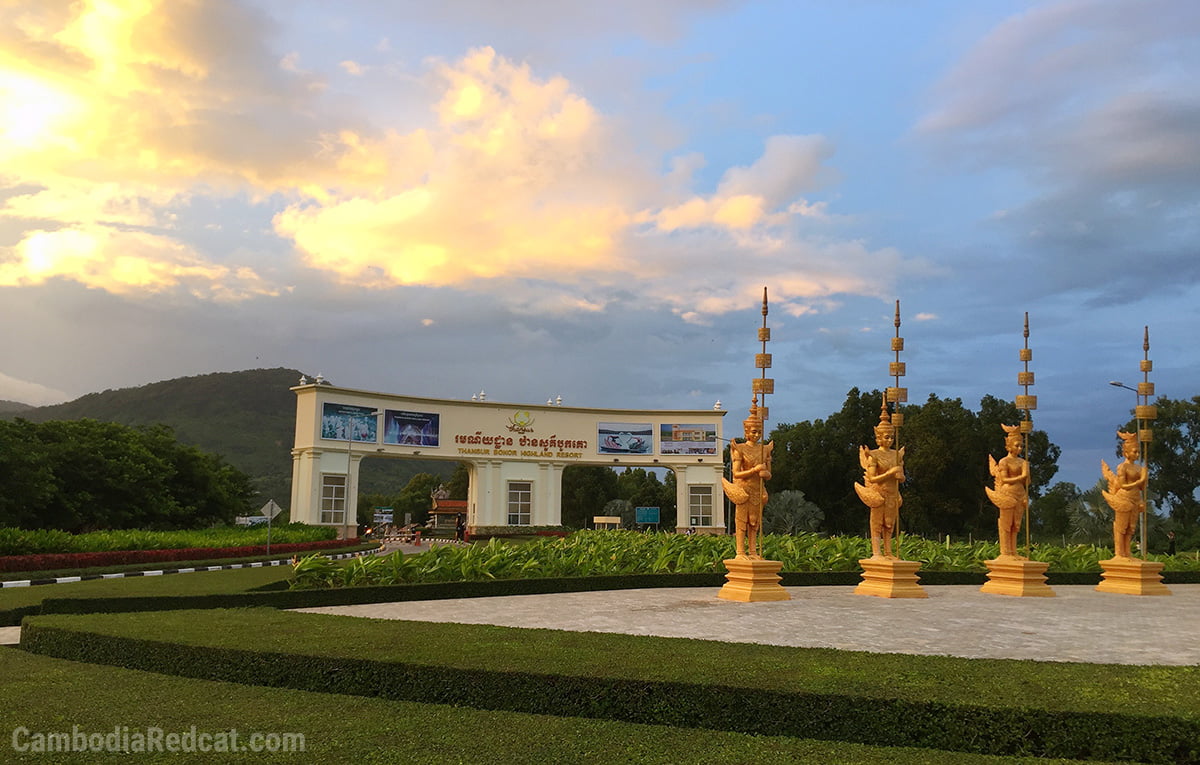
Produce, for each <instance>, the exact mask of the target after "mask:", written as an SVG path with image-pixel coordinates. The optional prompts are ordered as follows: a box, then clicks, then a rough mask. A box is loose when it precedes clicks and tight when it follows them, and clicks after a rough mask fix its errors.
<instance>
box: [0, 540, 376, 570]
mask: <svg viewBox="0 0 1200 765" xmlns="http://www.w3.org/2000/svg"><path fill="white" fill-rule="evenodd" d="M356 544H359V540H358V539H357V538H356V539H324V540H321V541H320V542H294V543H292V544H282V545H271V555H275V554H277V553H278V554H279V555H286V554H288V553H297V552H308V551H313V550H328V549H330V548H337V547H353V546H354V545H356ZM266 554H267V546H266V545H250V546H246V547H191V548H187V549H183V550H109V551H107V552H86V553H45V554H42V555H6V556H2V557H0V571H50V570H54V569H70V568H95V567H100V566H122V565H126V564H129V563H160V562H169V561H174V560H213V559H216V558H253V557H258V556H261V555H266Z"/></svg>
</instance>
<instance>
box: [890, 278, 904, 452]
mask: <svg viewBox="0 0 1200 765" xmlns="http://www.w3.org/2000/svg"><path fill="white" fill-rule="evenodd" d="M892 325H893V326H895V328H896V336H895V337H893V338H892V351H893V352H894V353H895V354H896V356H895V358H894V359H893V360H892V363H891V364H888V374H889V375H891V377H892V383H893V384H892V387H890V388H888V389H887V392H886V394H885V399H886V400H887V401H889V402H890V403H891V404H892V405H893V406H892V413H891V420H892V427H894V428H895V429H896V447H897V448H899V446H900V427H901V426H902V425H904V413H903V412H901V411H900V404H902V403H904V402H906V401H908V388H901V387H900V378H901V377H903V376H904V374H905V372H906V371H907V370H906V365H905V363H904V362H903V361H901V360H900V351H903V350H904V338H903V337H900V301H899V300H897V301H896V316H895V318H894V319H893V320H892Z"/></svg>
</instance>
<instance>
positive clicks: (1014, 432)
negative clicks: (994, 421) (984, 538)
mask: <svg viewBox="0 0 1200 765" xmlns="http://www.w3.org/2000/svg"><path fill="white" fill-rule="evenodd" d="M1000 427H1002V428H1004V433H1005V436H1004V450H1005V451H1006V452H1008V454H1007V455H1006V456H1004V457H1001V458H1000V461H999V462H997V461H996V458H995V457H993V456H992V455H990V454H989V455H988V472H990V473H991V474H992V478H993V479H995V488H988V487H986V486H985V487H984V491H986V492H987V495H988V499H990V500H991V501H992V504H993V505H995V506H996V507H997V508H999V510H1000V518H999V520H998V521H997V523H998V526H999V530H1000V559H1001V560H1004V559H1009V560H1027V558H1025V557H1023V556H1021V555H1018V554H1017V533H1018V532H1020V530H1021V520H1022V518H1023V517H1024V515H1025V509H1026V508H1027V507H1028V506H1029V462H1028V461H1026V460H1025V459H1022V458H1021V456H1020V454H1021V426H1020V425H1001V426H1000Z"/></svg>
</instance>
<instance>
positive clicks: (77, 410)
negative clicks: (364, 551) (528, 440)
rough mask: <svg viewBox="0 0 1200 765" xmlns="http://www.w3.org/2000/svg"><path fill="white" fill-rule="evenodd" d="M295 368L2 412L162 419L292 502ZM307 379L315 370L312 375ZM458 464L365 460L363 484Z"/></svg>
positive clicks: (446, 470)
mask: <svg viewBox="0 0 1200 765" xmlns="http://www.w3.org/2000/svg"><path fill="white" fill-rule="evenodd" d="M300 374H301V373H300V371H299V370H295V369H283V368H276V369H249V370H245V371H242V372H215V373H213V374H207V375H199V376H196V377H180V378H178V379H175V380H165V381H163V382H156V383H150V384H149V385H143V386H141V387H137V388H121V389H119V390H106V391H103V392H101V393H89V394H87V395H86V396H83V397H81V398H77V399H75V400H74V401H68V402H67V403H65V404H55V405H53V406H40V407H28V406H25V405H23V404H16V406H18V407H24V408H23V409H10V410H5V409H3V408H0V417H4V418H6V419H12V418H14V417H20V418H23V419H26V420H30V421H32V422H47V421H50V420H79V419H93V420H101V421H103V422H116V423H120V424H122V425H131V426H137V425H142V426H145V425H157V424H163V425H167V426H169V427H171V429H172V430H174V431H175V436H176V437H177V438H178V439H179V441H180V442H182V443H185V444H191V445H194V446H197V447H199V448H200V449H203V450H204V451H206V452H212V453H214V454H220V455H221V456H223V457H224V458H225V461H226V462H228V463H229V464H230V465H233V466H234V467H236V468H238V469H239V470H241V471H243V472H245V473H246V474H248V475H249V476H251V477H252V478H253V479H254V483H255V486H256V487H257V488H258V490H259V494H260V497H259V499H260V504H261V502H266V501H267V500H268V499H274V500H275V501H276V502H278V503H279V504H280V505H283V506H284V507H288V506H289V505H290V504H291V482H292V454H291V452H292V444H293V440H294V438H295V429H296V396H295V394H294V393H292V391H291V390H290V389H291V387H292V386H294V385H297V384H298V382H299V380H300ZM309 377H310V378H311V377H312V375H309ZM454 466H455V463H453V462H440V461H427V460H368V461H366V462H364V463H363V467H362V471H361V472H362V475H361V476H360V479H359V486H360V487H361V490H363V491H370V492H373V493H382V494H398V493H399V492H400V490H401V489H403V488H404V486H405V485H406V484H407V483H408V480H409V479H410V478H411V477H412V476H413V475H415V474H416V473H421V472H424V473H434V474H436V475H443V476H447V477H448V476H449V475H450V473H451V472H453V469H454Z"/></svg>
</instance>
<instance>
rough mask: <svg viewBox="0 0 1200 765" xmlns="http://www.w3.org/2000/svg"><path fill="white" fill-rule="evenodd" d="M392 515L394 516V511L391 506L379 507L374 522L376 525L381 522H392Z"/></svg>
mask: <svg viewBox="0 0 1200 765" xmlns="http://www.w3.org/2000/svg"><path fill="white" fill-rule="evenodd" d="M392 517H393V511H392V508H390V507H377V508H375V520H374V523H375V525H376V526H378V525H380V524H381V523H391V522H392Z"/></svg>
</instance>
